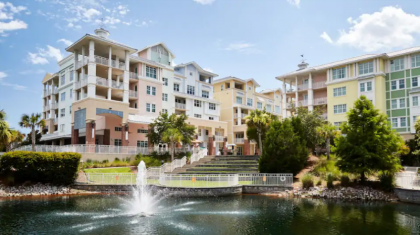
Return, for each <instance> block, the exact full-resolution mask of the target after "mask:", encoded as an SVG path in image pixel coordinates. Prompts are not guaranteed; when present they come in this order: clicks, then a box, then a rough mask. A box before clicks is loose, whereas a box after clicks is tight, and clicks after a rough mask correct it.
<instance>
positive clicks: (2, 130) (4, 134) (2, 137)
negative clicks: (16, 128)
mask: <svg viewBox="0 0 420 235" xmlns="http://www.w3.org/2000/svg"><path fill="white" fill-rule="evenodd" d="M10 136H11V133H10V128H9V123H7V121H6V112H5V111H4V110H0V147H1V148H5V147H6V146H5V143H7V142H8V141H9V139H10Z"/></svg>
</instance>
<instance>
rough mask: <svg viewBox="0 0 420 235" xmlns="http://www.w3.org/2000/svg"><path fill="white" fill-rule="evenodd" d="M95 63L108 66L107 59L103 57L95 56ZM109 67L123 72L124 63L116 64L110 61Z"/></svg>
mask: <svg viewBox="0 0 420 235" xmlns="http://www.w3.org/2000/svg"><path fill="white" fill-rule="evenodd" d="M95 63H97V64H102V65H105V66H109V59H108V58H105V57H102V56H98V55H95ZM111 66H112V67H114V68H118V69H122V70H125V63H124V62H118V63H117V61H115V60H111Z"/></svg>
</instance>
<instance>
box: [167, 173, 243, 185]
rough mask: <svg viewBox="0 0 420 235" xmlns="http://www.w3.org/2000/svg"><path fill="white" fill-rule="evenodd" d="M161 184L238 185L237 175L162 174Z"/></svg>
mask: <svg viewBox="0 0 420 235" xmlns="http://www.w3.org/2000/svg"><path fill="white" fill-rule="evenodd" d="M159 184H160V185H163V186H171V187H192V188H195V187H200V188H207V187H230V186H236V185H238V175H237V174H232V175H229V174H223V175H196V174H194V175H186V174H185V175H184V174H179V175H174V174H162V175H160V176H159Z"/></svg>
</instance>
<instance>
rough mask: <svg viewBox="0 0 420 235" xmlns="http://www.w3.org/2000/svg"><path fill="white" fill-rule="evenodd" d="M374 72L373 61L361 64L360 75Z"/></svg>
mask: <svg viewBox="0 0 420 235" xmlns="http://www.w3.org/2000/svg"><path fill="white" fill-rule="evenodd" d="M369 73H373V61H370V62H366V63H361V64H359V75H363V74H369Z"/></svg>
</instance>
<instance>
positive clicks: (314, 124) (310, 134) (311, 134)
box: [297, 107, 324, 149]
mask: <svg viewBox="0 0 420 235" xmlns="http://www.w3.org/2000/svg"><path fill="white" fill-rule="evenodd" d="M321 114H322V112H321V110H320V109H319V108H315V109H314V110H313V111H309V110H308V109H307V108H304V107H299V108H298V110H297V117H299V118H300V119H301V121H302V127H303V133H304V137H305V140H306V147H307V148H308V149H315V146H316V145H317V144H318V143H319V135H318V133H317V128H318V127H320V126H322V124H323V123H324V119H323V118H322V116H321Z"/></svg>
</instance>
